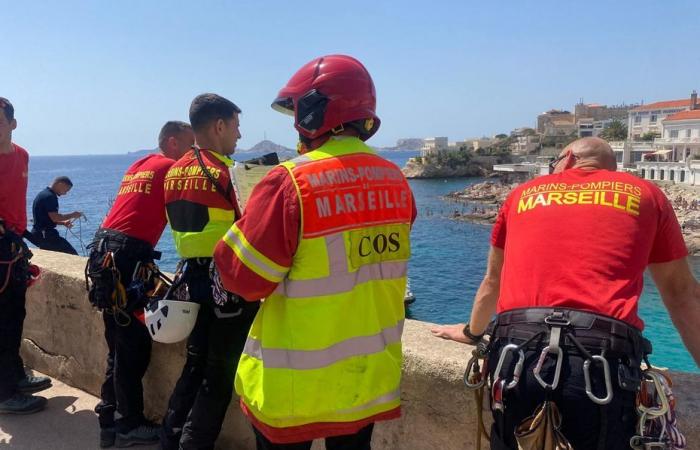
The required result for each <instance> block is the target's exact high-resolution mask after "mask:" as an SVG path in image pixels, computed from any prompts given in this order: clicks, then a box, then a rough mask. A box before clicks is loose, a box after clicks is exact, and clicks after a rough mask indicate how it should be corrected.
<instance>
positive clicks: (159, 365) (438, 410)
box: [22, 250, 700, 450]
mask: <svg viewBox="0 0 700 450" xmlns="http://www.w3.org/2000/svg"><path fill="white" fill-rule="evenodd" d="M35 253H36V256H35V258H34V260H33V261H34V263H35V264H38V265H39V266H41V268H42V270H43V273H42V278H41V281H40V282H39V283H38V284H37V285H35V286H33V287H32V288H31V289H30V290H29V293H28V298H27V319H26V322H25V327H24V342H23V345H22V356H23V357H24V359H25V363H26V364H27V365H28V366H30V367H32V368H35V369H37V370H39V371H41V372H44V373H46V374H49V375H51V376H53V377H55V378H58V379H60V380H62V381H64V382H65V383H67V384H69V385H71V386H74V387H77V388H79V389H82V390H84V391H87V392H89V393H91V394H94V395H97V396H99V391H100V385H101V384H102V379H103V373H104V369H105V356H106V354H107V348H106V345H105V343H104V338H103V335H102V332H103V325H102V319H101V316H100V314H99V313H97V312H96V311H94V310H93V309H92V308H91V307H90V305H89V303H88V301H87V298H86V294H85V284H84V279H83V268H84V265H85V259H84V258H81V257H77V256H68V255H63V254H58V253H53V252H45V251H40V250H37V251H36V252H35ZM418 301H420V299H419V300H418ZM429 328H430V324H427V323H422V322H417V321H412V320H409V321H407V323H406V327H405V331H404V357H405V358H404V378H403V384H402V399H403V417H402V418H401V419H400V420H395V421H392V422H384V423H380V424H378V425H377V427H376V431H375V434H374V438H373V446H374V448H376V449H392V450H394V449H395V450H432V449H441V450H463V449H467V448H474V437H475V433H474V430H475V412H474V411H475V410H474V401H473V397H472V393H471V392H468V391H466V390H465V389H464V385H463V384H462V374H463V372H464V367H465V363H466V360H467V358H468V356H469V354H470V352H471V348H470V347H467V346H464V345H460V344H456V343H453V342H447V341H443V340H439V339H435V338H433V337H432V336H431V335H430V332H429ZM183 363H184V345H183V344H175V345H162V344H155V345H154V347H153V357H152V361H151V365H150V367H149V370H148V373H147V375H146V377H145V380H144V385H145V393H146V413H147V415H149V416H150V417H153V418H159V417H160V415H161V414H162V412H163V411H164V409H165V406H166V404H167V400H168V397H169V395H170V393H171V391H172V389H173V386H174V384H175V381H176V380H177V378H178V376H179V374H180V370H181V369H182V366H183ZM674 380H675V384H676V388H675V391H676V394H677V398H678V411H679V417H680V422H681V426H682V427H683V428H682V429H683V430H684V431H685V432H686V434H687V436H688V437H689V442H690V443H691V445H690V447H689V448H692V446H693V443H694V442H697V441H698V439H700V422H699V421H697V420H696V419H692V417H694V416H695V417H697V414H698V412H700V406H698V405H700V377H698V376H696V375H690V374H680V373H679V374H674ZM484 413H485V415H486V416H487V417H488V416H489V413H488V411H484ZM95 426H97V419H95ZM218 446H219V448H236V449H253V448H254V440H253V434H252V432H251V431H250V428H249V426H248V424H247V422H246V421H245V419H244V418H243V416H242V415H241V413H240V411H239V408H238V405H237V402H235V401H234V402H232V404H231V406H230V408H229V411H228V414H227V417H226V422H225V423H224V428H223V431H222V433H221V436H220V438H219V441H218ZM320 448H322V447H321V446H320V444H319V443H316V444H315V446H314V449H320ZM484 448H486V446H484Z"/></svg>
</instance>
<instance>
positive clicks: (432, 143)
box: [420, 136, 448, 156]
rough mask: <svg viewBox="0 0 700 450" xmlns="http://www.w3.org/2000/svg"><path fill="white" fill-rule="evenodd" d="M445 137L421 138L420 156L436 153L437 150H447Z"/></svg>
mask: <svg viewBox="0 0 700 450" xmlns="http://www.w3.org/2000/svg"><path fill="white" fill-rule="evenodd" d="M447 148H448V142H447V137H445V136H440V137H429V138H425V139H423V146H422V147H421V149H420V155H421V156H428V155H437V154H438V153H439V152H441V151H444V150H447Z"/></svg>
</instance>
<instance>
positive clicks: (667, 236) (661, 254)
mask: <svg viewBox="0 0 700 450" xmlns="http://www.w3.org/2000/svg"><path fill="white" fill-rule="evenodd" d="M652 193H653V195H654V199H655V200H656V203H657V204H658V205H659V206H658V207H659V221H658V225H657V227H656V236H654V243H653V245H652V247H651V252H650V253H649V264H655V263H664V262H669V261H673V260H676V259H680V258H685V257H686V256H688V249H687V247H686V246H685V240H684V239H683V233H682V231H681V227H680V225H678V219H677V218H676V213H675V212H674V211H673V206H671V202H669V201H668V198H666V195H665V194H664V193H663V192H662V191H661V190H660V189H658V188H656V187H655V186H654V187H653V188H652Z"/></svg>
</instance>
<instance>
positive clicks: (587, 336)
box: [464, 308, 686, 450]
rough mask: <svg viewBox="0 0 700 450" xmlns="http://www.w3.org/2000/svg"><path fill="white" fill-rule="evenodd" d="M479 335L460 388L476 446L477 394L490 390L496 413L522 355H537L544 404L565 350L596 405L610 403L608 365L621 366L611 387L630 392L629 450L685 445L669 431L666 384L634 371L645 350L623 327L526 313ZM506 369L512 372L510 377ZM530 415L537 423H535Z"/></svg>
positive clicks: (548, 312) (570, 315)
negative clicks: (470, 398)
mask: <svg viewBox="0 0 700 450" xmlns="http://www.w3.org/2000/svg"><path fill="white" fill-rule="evenodd" d="M486 336H487V339H488V341H489V344H484V345H481V346H477V348H475V349H474V351H473V352H472V357H471V359H470V360H469V361H468V363H467V367H466V371H465V374H464V383H465V386H466V387H467V388H468V389H470V390H473V391H474V392H475V403H476V405H477V407H478V408H479V411H477V414H478V433H479V438H478V439H477V445H479V444H480V442H481V436H482V434H483V435H484V436H488V435H487V434H486V433H485V428H484V426H483V418H482V415H481V407H482V404H483V399H482V398H481V397H482V396H483V392H484V390H485V389H486V388H488V389H489V390H490V393H491V407H492V409H493V410H495V411H501V412H503V411H504V410H505V404H504V394H505V392H507V391H509V390H512V389H515V388H516V386H517V385H518V383H519V381H520V379H521V376H522V371H523V369H524V365H525V351H526V350H527V351H533V350H537V351H538V352H539V355H538V357H537V360H536V362H535V364H534V367H533V369H532V371H533V376H534V378H535V380H536V381H537V383H538V384H539V385H540V386H541V387H542V388H543V389H544V390H545V391H546V395H545V399H546V401H550V402H551V397H550V393H551V392H553V391H554V390H556V389H557V388H558V387H559V385H560V379H561V375H562V367H563V360H564V357H565V355H566V354H567V352H570V351H571V352H575V353H576V354H578V355H580V356H581V358H582V360H583V367H582V372H583V378H584V383H585V386H584V387H585V392H586V395H587V397H588V398H589V399H590V400H591V401H592V402H593V403H595V404H597V405H601V406H604V405H607V404H609V403H610V402H611V401H612V400H613V391H614V390H613V379H612V376H613V374H612V373H611V372H612V371H611V368H610V363H609V360H615V359H617V358H620V360H621V361H626V362H625V363H620V364H618V365H617V366H616V367H617V374H616V375H617V377H616V380H615V381H616V383H617V384H618V385H619V386H620V388H621V389H624V390H627V391H638V401H637V405H638V412H639V424H638V428H637V433H638V434H637V435H636V436H634V437H633V438H632V439H631V441H630V446H631V447H632V448H634V449H637V450H649V449H667V450H681V449H685V448H686V440H685V438H684V436H683V435H682V434H681V433H680V431H679V430H678V426H677V420H676V416H675V411H674V406H675V402H674V400H673V394H672V391H671V383H670V379H669V378H668V376H667V375H665V374H662V373H661V372H659V371H658V370H656V369H647V370H645V371H644V372H641V371H640V370H639V364H640V363H641V361H642V359H644V360H646V355H648V354H649V353H651V344H650V343H649V341H648V340H646V339H644V338H643V337H642V336H641V333H640V332H639V331H638V330H636V329H634V328H633V327H631V326H629V325H627V324H626V323H624V322H621V321H618V320H616V319H612V318H608V317H605V316H600V315H597V314H593V313H588V312H584V311H576V310H568V309H562V308H556V309H555V308H527V309H522V310H512V311H508V312H506V313H501V314H500V315H499V316H498V317H497V318H496V320H495V321H494V322H492V323H491V324H490V325H489V328H488V330H487V333H486ZM501 339H503V340H506V341H505V342H503V344H505V345H502V346H499V347H500V351H499V353H498V354H497V355H490V354H489V352H490V351H492V350H491V348H492V346H493V344H492V343H496V344H497V342H496V340H501ZM480 344H481V343H480ZM496 357H497V359H496ZM492 358H493V359H492ZM488 360H492V361H494V362H495V363H496V365H495V370H494V371H493V372H492V374H491V379H490V380H489V379H488V375H487V374H488V369H487V368H486V366H487V364H486V361H488ZM548 360H550V366H549V367H550V369H549V370H550V371H551V370H552V368H553V374H552V375H551V379H546V377H544V374H543V370H544V366H545V363H547V361H548ZM647 365H648V366H649V364H648V362H647ZM508 367H512V372H511V369H507V368H508ZM649 367H650V366H649ZM550 373H552V372H550ZM594 376H598V377H600V378H601V379H602V383H601V384H600V387H599V388H598V389H600V390H604V391H603V392H594V383H593V378H594ZM640 377H641V378H642V381H641V387H640V381H639V379H640ZM489 381H490V384H489V383H488V382H489ZM598 389H596V391H598ZM480 400H481V401H480ZM545 403H546V402H545ZM543 405H545V404H544V403H543V404H542V405H541V406H540V409H539V410H538V412H536V414H534V415H533V416H532V417H531V418H529V420H530V422H531V423H530V425H532V424H533V423H535V422H537V420H540V419H541V418H542V417H545V416H546V414H545V413H544V412H543V411H544V410H545V408H543ZM538 416H539V417H540V419H537V420H535V419H536V418H537V417H538ZM537 423H539V422H537ZM482 430H483V433H482ZM522 430H526V428H522ZM550 431H551V430H550ZM555 431H558V430H555ZM477 448H479V447H477Z"/></svg>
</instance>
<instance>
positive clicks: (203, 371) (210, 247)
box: [154, 94, 258, 450]
mask: <svg viewBox="0 0 700 450" xmlns="http://www.w3.org/2000/svg"><path fill="white" fill-rule="evenodd" d="M240 112H241V110H240V109H239V108H238V106H236V105H235V104H234V103H233V102H231V101H230V100H228V99H226V98H223V97H221V96H219V95H216V94H202V95H199V96H197V97H196V98H195V99H194V100H193V101H192V105H191V106H190V123H191V124H192V129H193V130H194V134H195V145H194V146H193V147H192V149H191V150H190V151H189V152H187V153H186V154H185V155H184V156H183V157H182V158H180V160H179V161H178V162H177V163H175V164H174V165H173V167H172V168H171V169H170V171H169V172H168V174H167V176H166V177H165V205H166V210H167V215H168V221H169V222H170V227H171V229H172V232H173V238H174V239H175V248H176V250H177V252H178V254H179V255H180V258H182V260H181V264H183V266H184V270H183V271H182V277H183V280H184V283H185V284H186V286H187V290H188V292H189V297H190V298H189V299H190V300H191V301H195V302H198V303H199V304H200V309H199V313H198V315H197V321H196V323H195V325H194V329H193V330H192V332H191V334H190V336H189V339H188V341H187V361H186V362H185V366H184V367H183V369H182V374H181V375H180V379H179V380H178V382H177V385H176V386H175V390H174V391H173V393H172V395H171V396H170V401H169V403H168V410H167V411H166V413H165V416H164V418H163V430H162V433H161V440H160V443H161V447H162V448H163V449H165V450H168V449H178V448H179V449H198V450H200V449H213V448H214V443H215V441H216V439H217V437H218V436H219V432H220V431H221V425H222V423H223V421H224V417H225V415H226V409H227V408H228V405H229V403H230V401H231V396H232V395H233V377H234V374H235V371H236V364H237V363H238V358H239V356H240V353H241V351H242V349H243V343H244V342H245V337H246V334H247V332H248V328H249V327H250V323H251V322H252V321H253V317H255V312H256V311H257V307H258V305H257V303H250V304H248V303H246V302H244V301H243V300H241V299H240V298H238V297H235V296H233V295H230V294H228V293H225V292H223V290H221V289H216V293H218V294H221V295H217V296H215V295H214V293H215V291H214V283H213V280H212V278H211V276H210V266H211V261H212V256H213V254H214V246H215V245H216V243H217V242H218V240H219V239H220V238H221V236H223V235H224V234H225V233H226V230H228V228H229V227H230V226H231V224H232V223H233V222H234V221H235V220H236V219H237V218H238V217H239V216H240V214H239V212H238V211H239V207H238V202H237V200H236V196H235V193H234V191H233V185H232V183H231V178H230V174H229V167H230V166H231V164H232V163H233V161H232V160H231V159H230V158H229V156H230V155H231V154H233V152H234V150H235V148H236V142H237V141H238V139H240V137H241V135H240V132H239V118H238V115H239V114H240ZM155 338H156V337H155V336H154V339H155Z"/></svg>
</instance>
